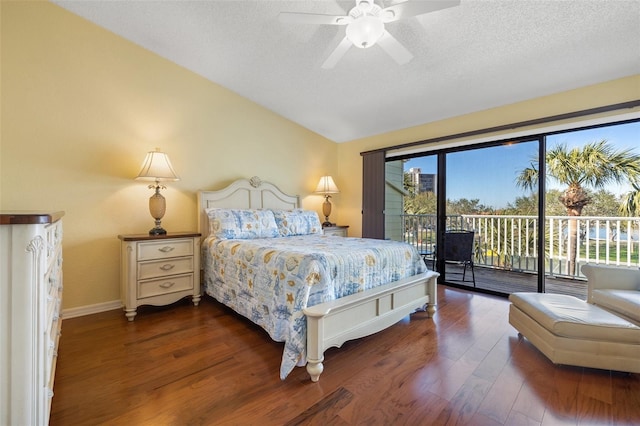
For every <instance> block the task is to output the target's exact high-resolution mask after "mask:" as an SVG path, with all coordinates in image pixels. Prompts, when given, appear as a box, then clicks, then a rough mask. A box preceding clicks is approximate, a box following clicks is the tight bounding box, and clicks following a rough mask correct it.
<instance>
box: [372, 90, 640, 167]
mask: <svg viewBox="0 0 640 426" xmlns="http://www.w3.org/2000/svg"><path fill="white" fill-rule="evenodd" d="M638 106H640V99H637V100H634V101H629V102H621V103H618V104H612V105H606V106H601V107H597V108H589V109H583V110H581V111H574V112H567V113H564V114H558V115H551V116H548V117H542V118H535V119H533V120H526V121H519V122H516V123H511V124H502V125H500V126H494V127H487V128H485V129H479V130H471V131H468V132H463V133H456V134H454V135H449V136H442V137H437V138H432V139H425V140H421V141H416V142H408V143H403V144H400V145H394V146H388V147H386V148H378V149H372V150H371V151H363V152H361V153H360V155H366V154H371V153H373V152H381V151H382V152H387V151H392V150H396V149H403V148H410V147H413V146H420V145H426V144H431V143H435V142H444V141H448V140H452V139H460V138H466V137H469V136H478V135H484V134H487V133H493V132H500V131H503V130H513V129H517V128H519V127H526V126H532V125H536V124H545V123H550V122H553V121H560V120H566V119H570V118H576V117H584V116H587V115H594V114H600V113H603V112H610V111H616V110H621V109H631V108H635V107H638Z"/></svg>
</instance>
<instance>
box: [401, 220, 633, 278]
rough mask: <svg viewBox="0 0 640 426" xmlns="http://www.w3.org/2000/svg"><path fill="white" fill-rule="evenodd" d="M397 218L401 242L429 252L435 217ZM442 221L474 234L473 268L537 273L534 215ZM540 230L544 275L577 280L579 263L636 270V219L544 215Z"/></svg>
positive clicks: (432, 251)
mask: <svg viewBox="0 0 640 426" xmlns="http://www.w3.org/2000/svg"><path fill="white" fill-rule="evenodd" d="M401 218H402V220H401V223H402V224H403V226H404V228H403V229H404V232H403V239H404V241H406V242H408V243H410V244H413V245H415V246H416V247H417V248H418V250H419V251H420V252H421V253H434V252H435V248H436V216H435V215H401ZM446 223H447V230H453V229H466V230H473V231H475V234H476V235H475V239H476V244H475V249H474V263H475V265H476V266H484V267H490V268H499V269H505V270H512V271H521V272H537V269H538V259H537V256H538V244H539V241H538V228H539V223H538V217H537V216H503V215H451V216H447V222H446ZM571 229H576V238H575V240H574V239H571V238H569V236H570V230H571ZM544 231H545V240H546V241H545V246H544V256H545V262H544V265H545V271H544V272H545V274H548V275H554V276H563V277H570V278H576V277H583V276H582V275H581V273H580V266H581V265H582V264H584V263H605V264H613V265H624V266H640V260H639V256H638V251H639V250H640V217H595V216H571V217H570V216H547V217H546V220H545V223H544ZM572 245H573V246H572ZM575 247H578V249H577V250H576V249H575ZM571 253H574V255H575V263H574V267H571V260H572V259H571V258H572V255H571Z"/></svg>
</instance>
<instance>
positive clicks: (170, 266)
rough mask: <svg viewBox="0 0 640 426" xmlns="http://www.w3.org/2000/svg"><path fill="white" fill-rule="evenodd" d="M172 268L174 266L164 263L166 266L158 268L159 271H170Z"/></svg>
mask: <svg viewBox="0 0 640 426" xmlns="http://www.w3.org/2000/svg"><path fill="white" fill-rule="evenodd" d="M174 267H175V265H172V264H170V263H166V264H164V265H162V266H161V267H160V269H162V270H163V271H170V270H172V269H173V268H174Z"/></svg>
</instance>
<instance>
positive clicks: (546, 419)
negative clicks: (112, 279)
mask: <svg viewBox="0 0 640 426" xmlns="http://www.w3.org/2000/svg"><path fill="white" fill-rule="evenodd" d="M439 295H440V299H439V304H438V312H437V313H436V315H435V318H433V319H431V318H428V317H427V316H426V313H424V312H419V313H416V314H413V315H411V317H410V318H409V317H408V318H406V319H404V320H402V321H401V322H399V323H398V324H396V325H394V326H392V327H391V328H389V329H387V330H385V331H382V332H380V333H378V334H376V335H374V336H369V337H366V338H363V339H359V340H357V341H352V342H348V343H347V344H345V345H344V346H343V347H342V348H340V349H338V348H332V349H330V350H328V351H327V352H326V353H325V371H324V373H323V374H322V376H321V377H320V381H319V382H318V383H312V382H311V381H310V380H309V378H308V375H307V373H306V370H305V369H304V368H296V369H295V370H294V371H293V373H291V375H289V377H288V378H287V379H286V380H285V381H281V380H280V379H279V376H278V371H279V366H280V357H281V353H282V344H281V343H275V342H273V341H271V340H270V338H269V337H268V335H267V334H266V333H265V332H264V331H262V330H261V329H259V328H258V327H256V326H254V325H253V324H251V323H250V322H248V321H246V320H244V319H243V318H241V317H239V316H237V315H235V314H234V313H232V312H231V311H230V310H228V309H227V308H225V307H223V306H221V305H220V304H218V303H217V302H215V301H214V300H212V299H211V298H208V297H205V298H204V300H203V302H202V303H201V305H200V306H199V307H197V308H195V307H193V305H191V304H190V303H189V302H188V301H187V300H185V301H182V302H179V303H177V304H174V305H171V306H169V307H163V308H155V307H143V308H140V309H139V313H138V316H137V317H136V320H135V321H134V322H132V323H128V322H127V320H126V319H125V316H124V314H123V313H122V312H121V311H110V312H105V313H100V314H95V315H90V316H85V317H80V318H73V319H68V320H65V321H64V322H63V325H62V338H61V344H60V351H59V357H58V364H57V373H56V379H55V388H54V393H55V394H54V397H53V404H52V413H51V425H96V424H113V425H200V424H205V425H208V424H225V425H226V424H229V425H235V424H237V425H247V424H259V425H280V424H290V425H297V424H318V425H320V424H322V425H325V424H331V425H356V424H357V425H360V424H369V425H378V424H380V425H401V424H409V425H446V424H451V425H453V424H459V425H462V424H469V425H565V424H566V425H578V424H580V425H582V424H588V425H632V424H636V425H637V424H640V375H638V374H626V373H619V372H611V371H603V370H593V369H585V368H577V367H568V366H555V365H553V364H552V363H550V362H549V361H548V360H547V359H546V358H545V357H544V355H542V354H541V353H540V352H538V351H537V350H536V349H535V348H534V347H533V346H532V345H531V344H530V343H529V342H528V341H526V340H522V339H519V338H518V336H517V333H516V331H515V330H514V329H513V328H512V327H511V326H510V325H509V324H508V320H507V317H508V302H507V300H505V299H502V298H498V297H492V296H487V295H479V294H473V293H470V292H467V291H465V290H459V289H452V288H446V287H444V286H440V288H439Z"/></svg>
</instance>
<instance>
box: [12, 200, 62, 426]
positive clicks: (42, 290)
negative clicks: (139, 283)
mask: <svg viewBox="0 0 640 426" xmlns="http://www.w3.org/2000/svg"><path fill="white" fill-rule="evenodd" d="M63 215H64V212H9V211H0V424H1V425H19V426H23V425H46V424H48V423H49V412H50V409H51V398H52V397H53V380H54V376H55V369H56V357H57V350H58V341H59V338H60V328H61V324H62V320H61V319H60V310H61V303H62V216H63Z"/></svg>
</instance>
